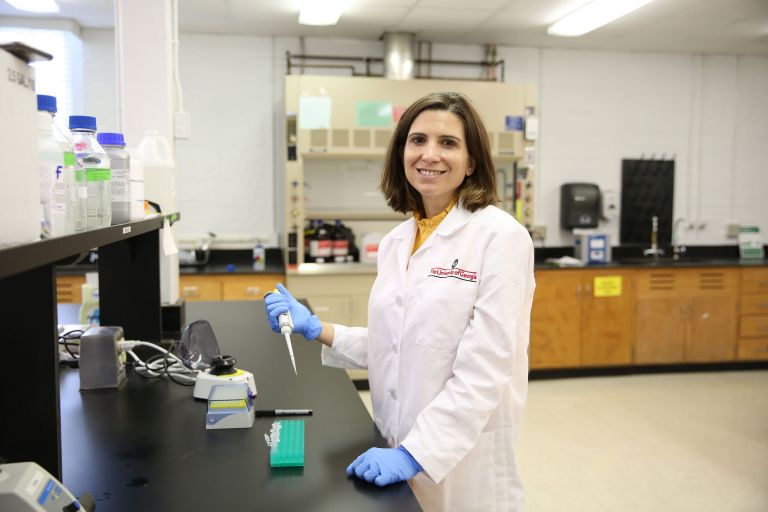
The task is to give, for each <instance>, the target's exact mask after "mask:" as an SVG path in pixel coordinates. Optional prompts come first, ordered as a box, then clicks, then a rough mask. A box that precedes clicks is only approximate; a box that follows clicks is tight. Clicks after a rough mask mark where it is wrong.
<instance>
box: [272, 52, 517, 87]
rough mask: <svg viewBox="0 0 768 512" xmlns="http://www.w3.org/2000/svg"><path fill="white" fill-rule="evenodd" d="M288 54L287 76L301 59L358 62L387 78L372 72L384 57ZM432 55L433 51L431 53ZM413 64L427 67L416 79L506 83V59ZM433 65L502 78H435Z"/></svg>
mask: <svg viewBox="0 0 768 512" xmlns="http://www.w3.org/2000/svg"><path fill="white" fill-rule="evenodd" d="M285 53H286V62H287V74H289V75H290V74H291V71H292V61H293V59H300V60H302V61H306V60H325V61H328V60H336V61H344V62H358V63H361V64H364V65H365V76H373V77H375V76H385V75H380V74H378V73H372V72H371V63H379V62H381V63H384V59H383V58H382V57H365V56H361V57H350V56H346V55H291V53H290V52H288V51H287V52H285ZM429 53H431V51H430V52H429ZM413 64H415V65H421V64H425V65H427V73H426V75H424V74H421V73H419V74H418V75H416V76H415V77H414V78H420V79H424V78H435V79H441V80H470V81H471V80H475V81H486V82H488V81H501V82H503V81H504V75H505V62H504V59H502V60H496V61H487V60H481V61H469V60H446V59H430V58H427V59H414V60H413ZM432 64H436V65H447V66H481V67H483V66H485V67H490V66H492V67H494V68H496V67H501V77H500V80H499V78H498V77H497V78H489V79H479V80H478V79H476V78H464V77H447V76H445V77H433V76H432ZM299 66H306V67H321V66H320V65H317V64H316V65H310V64H306V63H305V62H301V64H299ZM353 75H354V76H360V75H358V74H357V72H356V71H355V72H354V73H353Z"/></svg>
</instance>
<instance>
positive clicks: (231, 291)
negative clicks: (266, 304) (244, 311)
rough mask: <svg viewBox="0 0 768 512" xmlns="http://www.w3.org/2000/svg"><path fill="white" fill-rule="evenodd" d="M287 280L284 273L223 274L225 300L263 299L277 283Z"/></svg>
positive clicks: (223, 296)
mask: <svg viewBox="0 0 768 512" xmlns="http://www.w3.org/2000/svg"><path fill="white" fill-rule="evenodd" d="M283 282H285V276H284V275H283V274H252V275H243V276H222V298H223V300H261V299H263V298H264V294H266V293H267V292H268V291H270V290H274V289H275V287H276V286H277V283H283Z"/></svg>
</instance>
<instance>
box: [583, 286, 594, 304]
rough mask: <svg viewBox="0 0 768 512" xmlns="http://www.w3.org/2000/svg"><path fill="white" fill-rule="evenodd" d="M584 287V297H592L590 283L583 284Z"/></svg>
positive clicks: (587, 298)
mask: <svg viewBox="0 0 768 512" xmlns="http://www.w3.org/2000/svg"><path fill="white" fill-rule="evenodd" d="M584 288H585V290H584V299H585V300H587V301H589V300H591V299H592V285H591V284H588V285H585V287H584Z"/></svg>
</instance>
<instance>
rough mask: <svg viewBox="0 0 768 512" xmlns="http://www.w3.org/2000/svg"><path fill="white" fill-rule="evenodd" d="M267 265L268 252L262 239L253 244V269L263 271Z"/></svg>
mask: <svg viewBox="0 0 768 512" xmlns="http://www.w3.org/2000/svg"><path fill="white" fill-rule="evenodd" d="M266 266H267V253H266V250H265V249H264V246H263V245H262V244H261V242H260V241H257V242H256V245H254V246H253V270H256V271H259V272H261V271H263V270H264V269H265V268H266Z"/></svg>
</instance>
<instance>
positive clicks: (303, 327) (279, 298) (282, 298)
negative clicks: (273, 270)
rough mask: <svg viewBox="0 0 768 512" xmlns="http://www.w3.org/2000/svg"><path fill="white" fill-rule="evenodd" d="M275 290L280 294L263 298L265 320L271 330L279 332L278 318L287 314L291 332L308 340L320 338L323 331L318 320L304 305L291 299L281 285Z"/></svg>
mask: <svg viewBox="0 0 768 512" xmlns="http://www.w3.org/2000/svg"><path fill="white" fill-rule="evenodd" d="M277 289H278V290H279V291H280V293H270V294H268V295H267V296H266V297H265V298H264V305H265V307H266V310H267V318H268V319H269V326H270V327H271V328H272V330H273V331H274V332H277V333H279V332H280V323H279V321H278V317H279V316H280V315H282V314H283V313H286V312H289V313H290V314H291V320H293V332H297V333H299V334H302V335H303V336H304V337H305V338H307V339H308V340H314V339H316V338H317V337H318V336H320V333H321V332H322V330H323V325H322V324H321V323H320V320H319V319H318V318H317V317H316V316H315V315H313V314H312V312H311V311H310V310H309V309H308V308H307V307H306V306H305V305H304V304H302V303H301V302H299V301H298V300H296V299H295V298H293V295H291V293H290V292H289V291H288V290H286V288H285V287H284V286H283V285H281V284H278V285H277Z"/></svg>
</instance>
